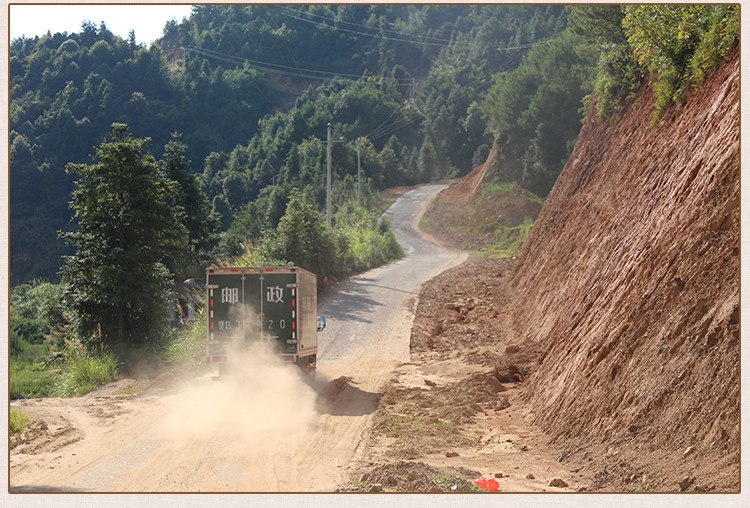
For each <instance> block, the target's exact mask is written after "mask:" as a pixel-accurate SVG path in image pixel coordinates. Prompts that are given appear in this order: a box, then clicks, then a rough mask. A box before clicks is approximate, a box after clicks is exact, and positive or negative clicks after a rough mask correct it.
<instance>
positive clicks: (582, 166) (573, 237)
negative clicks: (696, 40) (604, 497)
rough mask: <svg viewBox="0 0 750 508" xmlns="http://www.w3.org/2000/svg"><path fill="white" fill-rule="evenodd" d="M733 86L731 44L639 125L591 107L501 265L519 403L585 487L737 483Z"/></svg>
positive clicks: (638, 105)
mask: <svg viewBox="0 0 750 508" xmlns="http://www.w3.org/2000/svg"><path fill="white" fill-rule="evenodd" d="M739 94H740V66H739V51H738V50H737V51H735V52H734V54H733V56H732V57H731V58H730V59H729V60H728V61H726V62H725V63H724V65H723V66H722V67H721V68H720V69H719V70H718V71H717V72H716V73H715V74H714V75H713V76H712V77H711V78H710V79H709V80H708V82H707V83H706V84H705V86H704V87H703V88H702V89H701V90H700V91H699V92H697V93H695V94H693V95H692V96H691V97H689V99H688V100H687V103H686V104H684V105H683V106H679V107H673V108H672V109H671V110H670V111H668V113H667V115H666V116H665V117H664V119H663V120H662V121H661V122H660V123H659V125H658V126H657V127H655V128H653V129H652V128H651V127H650V124H651V114H652V111H653V110H654V97H653V94H652V93H651V92H650V90H644V91H642V92H641V93H639V94H638V95H637V96H635V97H634V98H633V99H632V101H631V103H630V105H629V107H628V108H627V110H626V113H625V114H624V116H623V117H622V118H621V119H620V120H619V121H618V122H617V124H616V125H615V126H614V127H612V126H611V125H610V124H609V123H608V122H607V121H604V120H601V119H597V118H595V117H594V115H593V114H592V113H591V111H593V110H590V113H589V117H588V119H587V120H586V123H585V125H584V127H583V129H582V131H581V133H580V135H579V137H578V142H577V144H576V147H575V150H574V151H573V154H572V155H571V157H570V159H569V161H568V164H567V165H566V167H565V169H564V171H563V173H562V174H561V175H560V177H559V179H558V180H557V183H556V184H555V187H554V189H553V190H552V193H551V194H550V196H549V197H548V199H547V201H546V203H545V205H544V208H543V210H542V212H541V214H540V215H539V217H538V219H537V221H536V224H535V226H534V229H533V231H532V233H531V236H530V238H529V240H528V242H527V243H526V245H525V247H524V250H523V253H522V255H521V256H520V258H519V261H518V263H517V265H516V266H515V269H514V273H513V278H512V288H513V289H514V290H515V297H514V298H513V300H512V303H511V305H510V306H509V307H508V309H507V312H508V313H509V315H510V316H512V328H513V329H514V331H515V332H516V333H518V334H519V337H520V338H523V339H524V340H526V341H528V342H529V343H531V344H539V345H540V346H541V348H542V353H541V355H540V357H539V360H538V366H537V367H536V368H535V369H534V372H533V374H532V376H531V378H530V380H529V381H528V386H527V387H526V396H525V400H526V403H527V404H529V405H530V406H531V407H533V409H534V411H535V413H536V415H537V416H536V419H535V422H536V423H538V424H540V425H541V426H542V427H543V428H544V429H545V430H547V431H548V432H549V433H550V434H551V435H552V436H554V437H555V438H556V439H557V440H558V441H559V442H560V443H570V444H572V445H573V446H574V447H576V448H580V450H581V451H579V452H578V453H579V454H583V453H589V454H593V455H596V456H598V457H599V462H600V463H601V470H602V471H603V472H605V473H606V474H602V476H601V478H600V480H601V481H600V482H599V483H598V486H599V487H603V488H608V489H626V488H628V486H630V485H632V484H633V482H635V481H638V482H640V481H641V479H642V478H643V475H647V476H648V478H650V479H651V480H652V481H651V482H650V483H649V486H650V488H651V489H652V490H653V489H657V490H668V491H681V490H682V491H684V490H691V491H694V490H699V491H700V490H722V491H726V490H737V489H739V480H740V477H739V464H740V454H739V444H740V427H739V421H740V420H739V418H740V404H739V400H740V398H739V397H740V386H739V379H740V356H739V344H740V336H739V321H740V317H739V283H740V257H739V220H740V214H739V205H740V156H739V147H740V136H739V133H740V129H739V113H740V101H739V97H740V95H739ZM572 456H573V457H574V456H575V454H572Z"/></svg>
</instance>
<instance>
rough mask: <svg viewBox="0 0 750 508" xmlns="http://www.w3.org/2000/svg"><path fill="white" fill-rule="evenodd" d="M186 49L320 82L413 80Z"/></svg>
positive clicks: (231, 61)
mask: <svg viewBox="0 0 750 508" xmlns="http://www.w3.org/2000/svg"><path fill="white" fill-rule="evenodd" d="M186 49H188V50H190V51H194V52H195V53H197V54H200V55H202V56H205V57H207V58H213V59H216V60H221V61H224V62H227V63H232V64H235V65H244V64H248V65H250V66H251V67H253V68H255V69H258V70H262V71H263V72H274V73H277V74H286V75H290V76H301V77H305V78H308V79H312V80H320V81H328V80H331V79H333V78H336V77H339V78H344V79H349V80H353V81H358V80H360V79H363V78H365V79H367V78H375V79H380V80H387V81H394V82H396V83H397V84H402V85H403V84H409V83H411V79H407V78H395V77H388V76H363V75H360V74H346V73H338V72H329V71H320V70H316V69H302V68H299V67H290V66H288V65H281V64H275V63H271V62H263V61H260V60H252V59H250V58H242V57H236V56H232V55H229V54H222V53H219V52H218V51H213V50H210V49H205V48H197V47H195V46H188V47H187V48H186Z"/></svg>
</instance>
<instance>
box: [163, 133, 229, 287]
mask: <svg viewBox="0 0 750 508" xmlns="http://www.w3.org/2000/svg"><path fill="white" fill-rule="evenodd" d="M185 148H186V147H185V145H184V144H183V143H182V142H180V136H179V135H178V134H176V133H175V134H172V140H171V141H170V142H169V143H167V145H166V146H165V147H164V159H163V161H162V164H163V166H164V173H165V175H166V177H167V178H169V179H170V180H173V181H174V182H175V183H176V184H177V193H176V194H175V196H174V203H173V206H174V208H175V213H176V215H177V216H178V217H180V220H181V222H182V224H183V225H184V226H185V228H186V230H187V236H188V238H187V243H186V244H185V252H184V254H183V257H182V259H181V260H175V265H174V266H170V268H173V269H174V270H175V271H176V272H177V275H178V277H180V278H186V277H189V276H195V275H198V273H199V272H200V271H202V269H203V268H205V264H206V263H207V262H208V258H209V255H210V252H211V251H212V249H213V248H214V247H216V245H217V243H218V241H219V240H218V235H217V234H216V230H217V229H218V227H219V221H218V218H217V217H215V216H213V215H212V214H211V205H210V204H209V202H208V198H207V197H206V195H205V193H203V192H202V191H201V189H200V184H199V181H198V177H197V176H196V175H195V174H193V173H191V172H190V161H188V160H187V159H186V158H185Z"/></svg>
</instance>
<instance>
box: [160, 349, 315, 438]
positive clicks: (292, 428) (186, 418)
mask: <svg viewBox="0 0 750 508" xmlns="http://www.w3.org/2000/svg"><path fill="white" fill-rule="evenodd" d="M230 357H231V358H232V360H233V362H232V364H231V365H229V368H228V369H227V372H226V374H222V376H221V379H220V380H216V381H214V380H211V379H210V378H208V377H205V376H204V377H202V378H198V379H193V380H191V381H189V382H187V383H186V384H185V385H184V386H182V387H179V388H178V389H177V390H176V392H175V394H174V395H172V396H170V397H169V398H168V399H167V400H166V401H165V411H166V416H165V418H164V421H163V425H162V430H163V431H164V432H165V433H166V434H167V437H169V438H171V439H184V438H189V437H191V436H195V437H198V436H200V437H205V436H206V435H207V434H212V433H221V434H223V435H233V436H236V437H237V438H242V439H247V440H249V439H257V438H262V437H263V436H264V435H270V434H278V433H279V432H283V433H284V435H285V436H290V435H294V434H298V433H303V432H304V431H305V430H306V429H308V428H309V427H310V426H311V425H312V424H313V423H314V422H315V420H316V415H317V413H316V410H315V404H316V397H317V394H316V392H315V390H314V389H313V388H311V387H310V385H308V384H307V383H306V382H305V381H304V380H303V379H302V375H301V373H300V370H299V368H298V367H297V366H295V365H293V364H288V363H283V362H282V361H281V360H280V359H279V358H278V355H276V354H275V353H272V352H271V350H270V347H268V346H266V345H264V344H262V343H256V344H253V345H252V346H250V347H248V348H246V349H244V350H243V351H240V352H236V353H233V354H232V355H231V356H230Z"/></svg>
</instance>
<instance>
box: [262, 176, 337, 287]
mask: <svg viewBox="0 0 750 508" xmlns="http://www.w3.org/2000/svg"><path fill="white" fill-rule="evenodd" d="M260 248H261V251H262V252H263V253H264V254H265V257H269V258H275V259H286V260H288V261H291V262H292V263H294V264H295V265H297V266H301V267H302V268H305V269H306V270H310V271H311V272H313V273H315V274H317V275H318V277H320V278H321V279H322V278H323V277H324V276H326V275H330V274H332V273H333V268H334V262H335V257H336V243H335V241H334V239H333V235H332V234H331V231H330V230H329V229H328V228H327V227H326V224H325V220H324V219H323V215H322V214H321V213H319V212H318V210H317V208H316V207H315V204H314V200H313V198H312V196H311V193H310V192H306V193H302V192H300V190H299V189H297V188H294V189H292V192H291V195H290V198H289V204H288V205H287V207H286V213H285V214H284V216H283V217H282V218H281V220H280V221H279V225H278V227H277V228H276V234H275V235H266V236H265V241H264V243H263V244H262V245H261V247H260Z"/></svg>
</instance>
